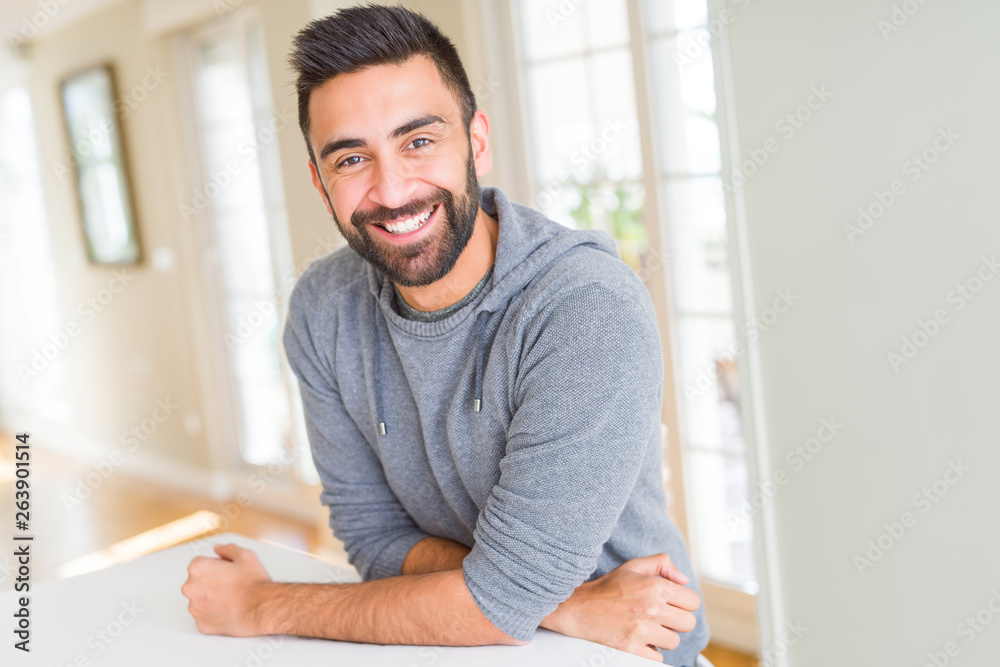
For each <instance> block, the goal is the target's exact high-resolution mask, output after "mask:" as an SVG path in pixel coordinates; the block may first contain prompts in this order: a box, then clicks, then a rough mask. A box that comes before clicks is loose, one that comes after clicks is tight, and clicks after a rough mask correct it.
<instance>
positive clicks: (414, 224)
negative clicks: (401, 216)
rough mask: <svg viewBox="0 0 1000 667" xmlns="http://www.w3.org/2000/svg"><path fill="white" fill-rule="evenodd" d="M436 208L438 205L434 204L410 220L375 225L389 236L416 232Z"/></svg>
mask: <svg viewBox="0 0 1000 667" xmlns="http://www.w3.org/2000/svg"><path fill="white" fill-rule="evenodd" d="M438 206H440V204H435V205H434V206H431V207H430V208H429V209H427V210H426V211H424V212H423V213H420V214H418V215H415V216H413V217H412V218H407V219H405V220H396V221H393V222H388V223H386V222H378V223H375V224H377V225H378V226H379V227H381V228H382V229H384V230H386V231H387V232H389V233H390V234H406V233H409V232H413V231H416V230H418V229H420V228H421V227H423V226H424V224H425V223H426V222H427V220H429V219H430V217H431V215H433V213H434V210H435V209H436V208H437V207H438Z"/></svg>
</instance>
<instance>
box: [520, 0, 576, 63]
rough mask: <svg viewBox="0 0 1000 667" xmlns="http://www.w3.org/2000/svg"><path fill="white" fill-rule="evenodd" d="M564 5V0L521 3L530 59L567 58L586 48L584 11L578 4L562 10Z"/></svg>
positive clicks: (526, 50)
mask: <svg viewBox="0 0 1000 667" xmlns="http://www.w3.org/2000/svg"><path fill="white" fill-rule="evenodd" d="M560 4H565V3H564V2H563V0H542V1H539V0H531V1H530V2H528V1H526V0H522V1H521V2H519V3H518V8H519V10H520V11H519V14H520V16H521V25H522V28H523V31H522V38H523V39H524V44H523V46H524V57H525V58H526V59H527V60H538V59H540V58H551V57H553V56H564V55H567V54H570V53H579V52H580V51H582V50H583V49H584V44H585V36H584V35H585V25H584V12H582V11H580V9H579V7H578V6H577V5H572V6H571V7H563V8H560ZM570 4H572V3H570Z"/></svg>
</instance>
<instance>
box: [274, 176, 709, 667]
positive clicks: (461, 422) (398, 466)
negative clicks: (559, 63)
mask: <svg viewBox="0 0 1000 667" xmlns="http://www.w3.org/2000/svg"><path fill="white" fill-rule="evenodd" d="M480 196H481V205H482V208H483V210H484V211H485V212H486V213H488V214H489V215H491V216H492V217H494V218H496V219H497V220H498V222H499V225H498V228H499V238H498V242H497V251H496V259H495V263H494V270H493V276H492V279H491V280H490V281H489V282H488V283H487V285H486V287H485V289H483V290H482V292H481V293H480V294H479V295H477V296H476V298H475V299H474V300H473V301H472V302H470V303H469V304H468V305H466V306H465V307H463V308H461V309H460V310H458V311H456V312H455V313H453V314H451V315H450V316H448V317H446V318H444V319H442V320H439V321H436V322H420V321H415V320H409V319H406V318H404V317H402V316H401V315H400V314H399V312H398V311H397V310H396V305H395V298H394V293H393V286H392V284H391V283H390V282H389V281H387V280H385V279H384V278H383V276H382V275H381V274H380V273H379V272H378V271H376V270H375V269H374V268H372V267H371V266H370V265H369V264H367V263H366V262H365V261H364V260H362V259H361V258H360V257H359V256H358V255H357V254H356V253H355V252H354V251H353V250H351V249H350V248H346V247H345V248H342V249H340V250H337V251H335V252H333V253H331V254H329V255H327V256H326V257H323V258H321V259H319V260H317V261H315V262H314V263H313V264H312V265H311V266H310V267H309V269H308V270H307V271H306V272H305V273H304V274H303V275H302V277H301V278H300V279H299V281H298V282H297V283H296V285H295V288H294V289H293V291H292V295H291V299H290V303H289V312H288V321H287V324H286V326H285V331H284V345H285V351H286V354H287V357H288V362H289V364H290V365H291V368H292V370H293V371H294V372H295V375H296V377H298V379H299V382H300V386H301V389H302V400H303V406H304V411H305V418H306V428H307V432H308V435H309V442H310V446H311V448H312V454H313V461H314V462H315V464H316V469H317V471H318V473H319V476H320V479H321V481H322V485H323V490H322V493H321V495H320V501H321V502H322V503H323V504H324V505H327V506H329V508H330V527H331V528H332V529H333V533H334V535H336V537H337V538H338V539H340V540H341V541H343V543H344V546H345V548H346V550H347V553H348V556H349V559H350V562H351V563H352V564H353V565H354V566H355V567H356V568H357V569H358V571H359V573H360V574H361V576H362V578H364V579H365V580H371V579H378V578H381V577H389V576H396V575H399V573H400V569H401V567H402V563H403V559H404V558H405V557H406V555H407V553H408V552H409V551H410V549H411V548H412V547H413V545H414V544H416V543H417V542H418V541H420V540H421V539H423V538H425V537H428V536H431V535H435V536H438V537H443V538H447V539H450V540H454V541H455V542H459V543H461V544H464V545H466V546H468V547H470V548H471V549H472V551H471V553H470V554H469V555H468V556H467V557H466V558H465V561H464V563H463V574H464V578H465V582H466V585H467V586H468V588H469V591H470V592H471V594H472V596H473V598H474V599H475V601H476V603H477V604H478V605H479V608H480V609H481V610H482V612H483V614H484V615H485V616H486V617H487V618H488V619H489V620H490V621H492V622H493V623H494V624H495V625H496V626H497V627H498V628H499V629H501V630H503V631H504V632H506V633H507V634H508V635H510V636H512V637H515V638H518V639H523V640H526V639H530V637H531V635H532V633H533V632H534V631H535V629H536V628H537V627H538V624H539V623H540V622H541V620H542V619H543V618H544V617H545V616H547V615H548V614H549V613H551V612H552V611H553V610H555V608H556V607H557V606H558V605H559V603H560V602H561V601H563V600H565V599H566V598H567V597H569V596H570V594H572V592H573V590H574V589H575V588H576V587H577V586H579V585H580V584H581V583H582V582H584V581H588V580H592V579H596V578H597V577H599V576H601V575H603V574H606V573H608V572H609V571H611V570H613V569H614V568H615V567H617V566H618V565H621V564H622V563H623V562H625V561H626V560H628V559H630V558H636V557H639V556H648V555H651V554H656V553H660V552H666V553H668V554H669V555H670V557H671V558H672V559H673V561H674V563H676V564H677V566H678V567H679V568H680V569H681V570H682V571H683V572H684V573H685V574H687V575H688V577H690V579H691V581H690V583H689V584H688V586H689V587H691V588H693V589H694V590H695V591H696V592H697V593H698V594H699V595H700V594H701V591H700V589H699V588H698V584H697V581H696V580H695V577H694V572H693V571H692V568H691V562H690V559H689V557H688V553H687V548H686V546H685V544H684V541H683V538H682V537H681V535H680V533H679V531H678V530H677V528H676V527H675V526H674V525H673V523H672V522H671V521H670V519H669V518H668V516H667V514H666V501H665V494H664V489H663V481H662V468H661V460H662V459H661V445H660V405H661V401H662V398H663V396H662V380H663V360H662V355H661V349H660V338H659V332H658V330H657V323H656V317H655V314H654V312H653V305H652V302H651V300H650V297H649V293H648V292H647V291H646V288H645V286H644V285H643V284H642V282H641V281H640V280H639V279H638V278H637V277H636V275H635V273H634V272H633V271H632V270H631V269H630V268H629V267H628V266H627V265H626V264H625V263H624V262H622V261H621V259H619V257H618V255H617V253H616V250H615V245H614V242H613V241H612V240H611V238H610V237H609V236H608V235H607V234H605V233H603V232H599V231H593V230H572V229H568V228H566V227H564V226H562V225H560V224H558V223H556V222H553V221H552V220H549V219H548V218H546V217H545V216H543V215H542V214H540V213H538V212H537V211H534V210H532V209H529V208H527V207H524V206H521V205H519V204H515V203H512V202H511V201H509V200H508V199H507V198H506V197H505V196H504V194H503V193H502V192H501V191H500V190H498V189H496V188H490V187H487V188H482V189H481V193H480ZM696 616H697V619H698V625H697V627H696V628H695V630H693V631H692V632H689V633H686V634H682V635H681V645H680V647H679V648H677V649H676V650H674V651H663V655H664V658H665V660H666V661H667V662H668V663H669V664H673V665H677V666H683V665H689V664H694V661H695V658H696V656H697V654H698V653H699V652H700V651H701V649H702V648H704V646H705V645H706V643H707V642H708V627H707V625H706V623H705V619H704V613H703V609H699V610H698V611H697V612H696Z"/></svg>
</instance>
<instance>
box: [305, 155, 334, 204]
mask: <svg viewBox="0 0 1000 667" xmlns="http://www.w3.org/2000/svg"><path fill="white" fill-rule="evenodd" d="M309 173H310V174H312V179H313V187H314V188H316V192H318V193H319V196H320V198H321V199H322V200H323V206H325V207H326V212H327V213H329V214H330V215H333V202H331V201H330V199H329V197H328V196H327V194H326V189H325V188H324V187H323V181H321V180H320V177H319V172H318V171H316V165H315V164H313V161H312V160H311V159H310V160H309Z"/></svg>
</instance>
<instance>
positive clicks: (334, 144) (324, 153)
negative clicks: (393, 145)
mask: <svg viewBox="0 0 1000 667" xmlns="http://www.w3.org/2000/svg"><path fill="white" fill-rule="evenodd" d="M428 125H448V121H446V120H445V119H444V118H442V117H441V116H438V115H437V114H425V115H423V116H417V117H416V118H414V119H413V120H410V121H407V122H406V123H403V124H402V125H400V126H399V127H397V128H396V129H395V130H393V131H392V132H390V133H389V136H388V138H389V139H399V138H400V137H402V136H404V135H406V134H409V133H410V132H413V131H414V130H419V129H420V128H422V127H427V126H428ZM366 146H368V142H367V141H365V140H364V139H357V138H349V139H336V140H331V141H328V142H326V144H324V146H323V150H321V151H320V152H319V160H320V162H322V161H323V160H325V159H326V158H327V157H328V156H330V155H332V154H333V153H336V152H337V151H340V150H344V149H345V148H365V147H366Z"/></svg>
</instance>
